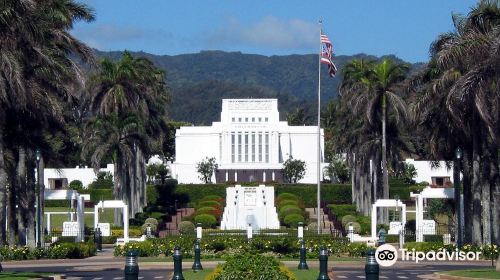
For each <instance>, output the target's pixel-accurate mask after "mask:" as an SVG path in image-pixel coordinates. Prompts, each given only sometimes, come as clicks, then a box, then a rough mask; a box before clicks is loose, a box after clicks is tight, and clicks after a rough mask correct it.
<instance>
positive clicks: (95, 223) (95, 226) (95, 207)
mask: <svg viewBox="0 0 500 280" xmlns="http://www.w3.org/2000/svg"><path fill="white" fill-rule="evenodd" d="M102 206H103V207H104V205H102ZM98 223H99V206H97V205H95V206H94V229H96V228H97V224H98Z"/></svg>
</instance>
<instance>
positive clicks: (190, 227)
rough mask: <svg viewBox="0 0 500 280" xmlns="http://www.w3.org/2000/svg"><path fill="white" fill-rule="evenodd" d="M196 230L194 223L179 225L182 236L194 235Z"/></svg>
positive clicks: (186, 222)
mask: <svg viewBox="0 0 500 280" xmlns="http://www.w3.org/2000/svg"><path fill="white" fill-rule="evenodd" d="M195 229H196V227H195V225H194V224H193V223H192V222H189V221H182V222H180V223H179V232H180V233H181V234H190V233H194V230H195Z"/></svg>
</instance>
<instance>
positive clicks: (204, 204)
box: [198, 200, 222, 209]
mask: <svg viewBox="0 0 500 280" xmlns="http://www.w3.org/2000/svg"><path fill="white" fill-rule="evenodd" d="M202 207H215V208H218V209H221V208H222V205H221V204H220V202H218V201H214V200H205V201H201V202H199V203H198V208H202Z"/></svg>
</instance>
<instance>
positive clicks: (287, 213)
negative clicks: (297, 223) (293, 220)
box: [279, 208, 304, 220]
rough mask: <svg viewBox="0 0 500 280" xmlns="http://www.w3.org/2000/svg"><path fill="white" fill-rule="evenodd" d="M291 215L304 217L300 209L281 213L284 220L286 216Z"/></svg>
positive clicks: (286, 210)
mask: <svg viewBox="0 0 500 280" xmlns="http://www.w3.org/2000/svg"><path fill="white" fill-rule="evenodd" d="M291 214H297V215H301V216H303V215H304V211H303V210H302V209H300V208H288V209H285V210H283V211H281V212H280V215H279V216H280V218H281V220H283V219H284V218H285V217H286V216H288V215H291Z"/></svg>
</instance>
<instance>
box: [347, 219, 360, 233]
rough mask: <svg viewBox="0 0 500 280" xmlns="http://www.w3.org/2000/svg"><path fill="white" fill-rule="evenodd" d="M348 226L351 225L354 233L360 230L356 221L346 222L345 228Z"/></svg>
mask: <svg viewBox="0 0 500 280" xmlns="http://www.w3.org/2000/svg"><path fill="white" fill-rule="evenodd" d="M349 226H352V230H353V231H354V233H360V232H361V225H360V224H359V223H358V222H349V223H347V224H346V226H345V229H346V230H349Z"/></svg>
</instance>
